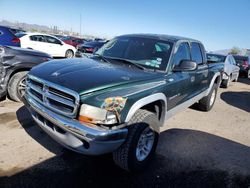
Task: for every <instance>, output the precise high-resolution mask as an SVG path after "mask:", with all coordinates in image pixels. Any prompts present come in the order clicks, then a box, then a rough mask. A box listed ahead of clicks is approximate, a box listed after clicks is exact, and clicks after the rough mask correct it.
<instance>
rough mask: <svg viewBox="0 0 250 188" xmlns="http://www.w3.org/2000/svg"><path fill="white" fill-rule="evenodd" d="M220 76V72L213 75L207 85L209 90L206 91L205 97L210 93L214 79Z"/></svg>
mask: <svg viewBox="0 0 250 188" xmlns="http://www.w3.org/2000/svg"><path fill="white" fill-rule="evenodd" d="M220 76H221V74H220V72H216V73H215V74H214V76H213V78H212V80H211V82H210V84H209V88H208V89H207V93H206V96H207V95H208V94H209V93H210V91H211V89H212V87H213V85H214V83H215V80H216V78H218V77H220ZM220 81H221V79H220Z"/></svg>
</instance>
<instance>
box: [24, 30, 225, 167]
mask: <svg viewBox="0 0 250 188" xmlns="http://www.w3.org/2000/svg"><path fill="white" fill-rule="evenodd" d="M52 62H53V63H52ZM52 62H46V63H43V64H41V65H38V66H36V67H34V68H33V69H32V70H31V71H30V72H29V74H28V76H27V80H26V82H27V83H26V84H27V87H26V93H25V95H24V98H23V101H24V103H25V104H26V106H27V107H28V109H29V110H30V112H31V115H32V117H33V119H34V120H35V121H36V122H37V124H38V125H39V126H40V127H41V128H42V129H43V130H44V131H45V132H46V133H47V134H49V135H50V136H51V137H52V138H53V139H55V140H56V141H57V142H59V143H60V144H62V145H63V146H65V147H67V148H69V149H71V150H74V151H76V152H80V153H83V154H86V155H101V154H105V153H113V159H114V161H115V163H116V164H117V165H118V166H120V167H121V168H123V169H125V170H128V171H136V170H140V169H142V168H143V167H144V166H145V165H146V164H147V163H148V162H149V161H150V160H151V159H152V156H153V155H154V152H155V149H156V146H157V142H158V137H159V134H160V132H161V131H162V130H164V127H165V126H167V124H166V121H167V119H168V118H170V117H171V116H172V115H174V114H176V113H177V112H178V111H180V110H182V109H185V108H187V107H189V106H191V105H192V104H194V103H198V104H197V106H198V107H199V108H200V109H201V110H203V111H209V110H210V109H211V108H212V107H213V105H214V102H215V99H216V94H217V88H218V86H219V85H220V82H221V73H222V71H223V66H222V65H221V64H207V59H206V54H205V49H204V47H203V45H202V43H201V42H199V41H197V40H193V39H188V38H183V37H176V36H168V35H153V34H133V35H123V36H119V37H116V38H114V39H112V40H110V41H109V42H108V43H106V44H105V45H104V46H103V47H102V48H100V49H99V50H98V51H97V52H96V53H95V54H94V55H93V57H91V58H82V59H69V60H68V59H67V60H54V61H52Z"/></svg>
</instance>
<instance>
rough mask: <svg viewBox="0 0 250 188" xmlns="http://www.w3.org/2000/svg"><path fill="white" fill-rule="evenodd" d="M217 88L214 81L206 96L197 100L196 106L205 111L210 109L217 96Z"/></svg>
mask: <svg viewBox="0 0 250 188" xmlns="http://www.w3.org/2000/svg"><path fill="white" fill-rule="evenodd" d="M217 89H218V87H217V84H215V83H214V85H213V87H212V89H211V91H210V93H209V94H208V96H206V97H203V98H202V99H201V100H199V103H198V108H199V109H200V110H202V111H206V112H207V111H209V110H211V109H212V107H213V105H214V103H215V99H216V96H217Z"/></svg>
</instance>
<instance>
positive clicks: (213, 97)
mask: <svg viewBox="0 0 250 188" xmlns="http://www.w3.org/2000/svg"><path fill="white" fill-rule="evenodd" d="M214 100H215V89H214V90H213V93H212V95H211V98H210V103H209V105H210V106H212V105H213V103H214Z"/></svg>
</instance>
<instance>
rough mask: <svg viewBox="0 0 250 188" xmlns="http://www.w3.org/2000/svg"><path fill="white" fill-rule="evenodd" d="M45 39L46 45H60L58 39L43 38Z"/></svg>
mask: <svg viewBox="0 0 250 188" xmlns="http://www.w3.org/2000/svg"><path fill="white" fill-rule="evenodd" d="M45 38H46V41H47V42H48V43H53V44H61V42H60V41H59V40H58V39H56V38H54V37H50V36H45Z"/></svg>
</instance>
